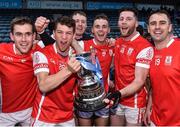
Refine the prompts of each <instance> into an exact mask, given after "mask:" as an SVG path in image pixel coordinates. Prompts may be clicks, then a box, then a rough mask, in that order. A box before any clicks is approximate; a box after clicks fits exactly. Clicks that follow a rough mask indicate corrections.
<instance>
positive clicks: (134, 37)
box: [130, 32, 140, 42]
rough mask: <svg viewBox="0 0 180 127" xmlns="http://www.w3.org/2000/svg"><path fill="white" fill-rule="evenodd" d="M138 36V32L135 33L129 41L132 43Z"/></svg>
mask: <svg viewBox="0 0 180 127" xmlns="http://www.w3.org/2000/svg"><path fill="white" fill-rule="evenodd" d="M139 36H140V34H139V32H137V34H135V35H134V36H133V37H132V38H131V39H130V41H131V42H132V41H134V40H135V39H136V38H138V37H139Z"/></svg>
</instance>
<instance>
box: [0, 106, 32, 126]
mask: <svg viewBox="0 0 180 127" xmlns="http://www.w3.org/2000/svg"><path fill="white" fill-rule="evenodd" d="M31 113H32V108H28V109H25V110H21V111H17V112H13V113H0V125H1V126H14V125H15V124H17V123H20V124H21V125H22V126H29V125H30V120H31Z"/></svg>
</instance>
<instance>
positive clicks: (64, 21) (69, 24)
mask: <svg viewBox="0 0 180 127" xmlns="http://www.w3.org/2000/svg"><path fill="white" fill-rule="evenodd" d="M59 23H60V24H61V25H66V26H67V27H72V28H73V32H74V33H75V28H76V24H75V21H74V19H72V18H71V17H68V16H62V17H59V18H57V19H56V21H55V26H54V30H56V29H57V25H58V24H59Z"/></svg>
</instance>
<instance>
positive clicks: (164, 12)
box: [147, 10, 171, 24]
mask: <svg viewBox="0 0 180 127" xmlns="http://www.w3.org/2000/svg"><path fill="white" fill-rule="evenodd" d="M153 14H165V15H166V16H167V18H168V19H169V23H170V24H171V16H170V14H169V13H168V12H167V11H166V10H156V11H152V12H151V13H150V14H149V16H148V19H147V24H149V19H150V17H151V16H152V15H153Z"/></svg>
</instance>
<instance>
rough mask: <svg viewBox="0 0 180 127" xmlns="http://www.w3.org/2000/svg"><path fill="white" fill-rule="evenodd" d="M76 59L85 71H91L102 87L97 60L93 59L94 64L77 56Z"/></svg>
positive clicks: (100, 71) (100, 72)
mask: <svg viewBox="0 0 180 127" xmlns="http://www.w3.org/2000/svg"><path fill="white" fill-rule="evenodd" d="M76 59H77V60H78V61H79V62H80V63H81V65H82V66H83V67H84V68H85V69H87V70H90V71H92V72H93V73H94V74H95V75H96V76H97V81H98V82H99V83H100V84H101V85H102V84H103V76H102V70H101V66H100V64H99V60H98V59H97V58H96V57H95V60H96V62H95V64H93V63H91V62H90V61H89V60H87V59H86V58H85V57H82V56H77V57H76Z"/></svg>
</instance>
